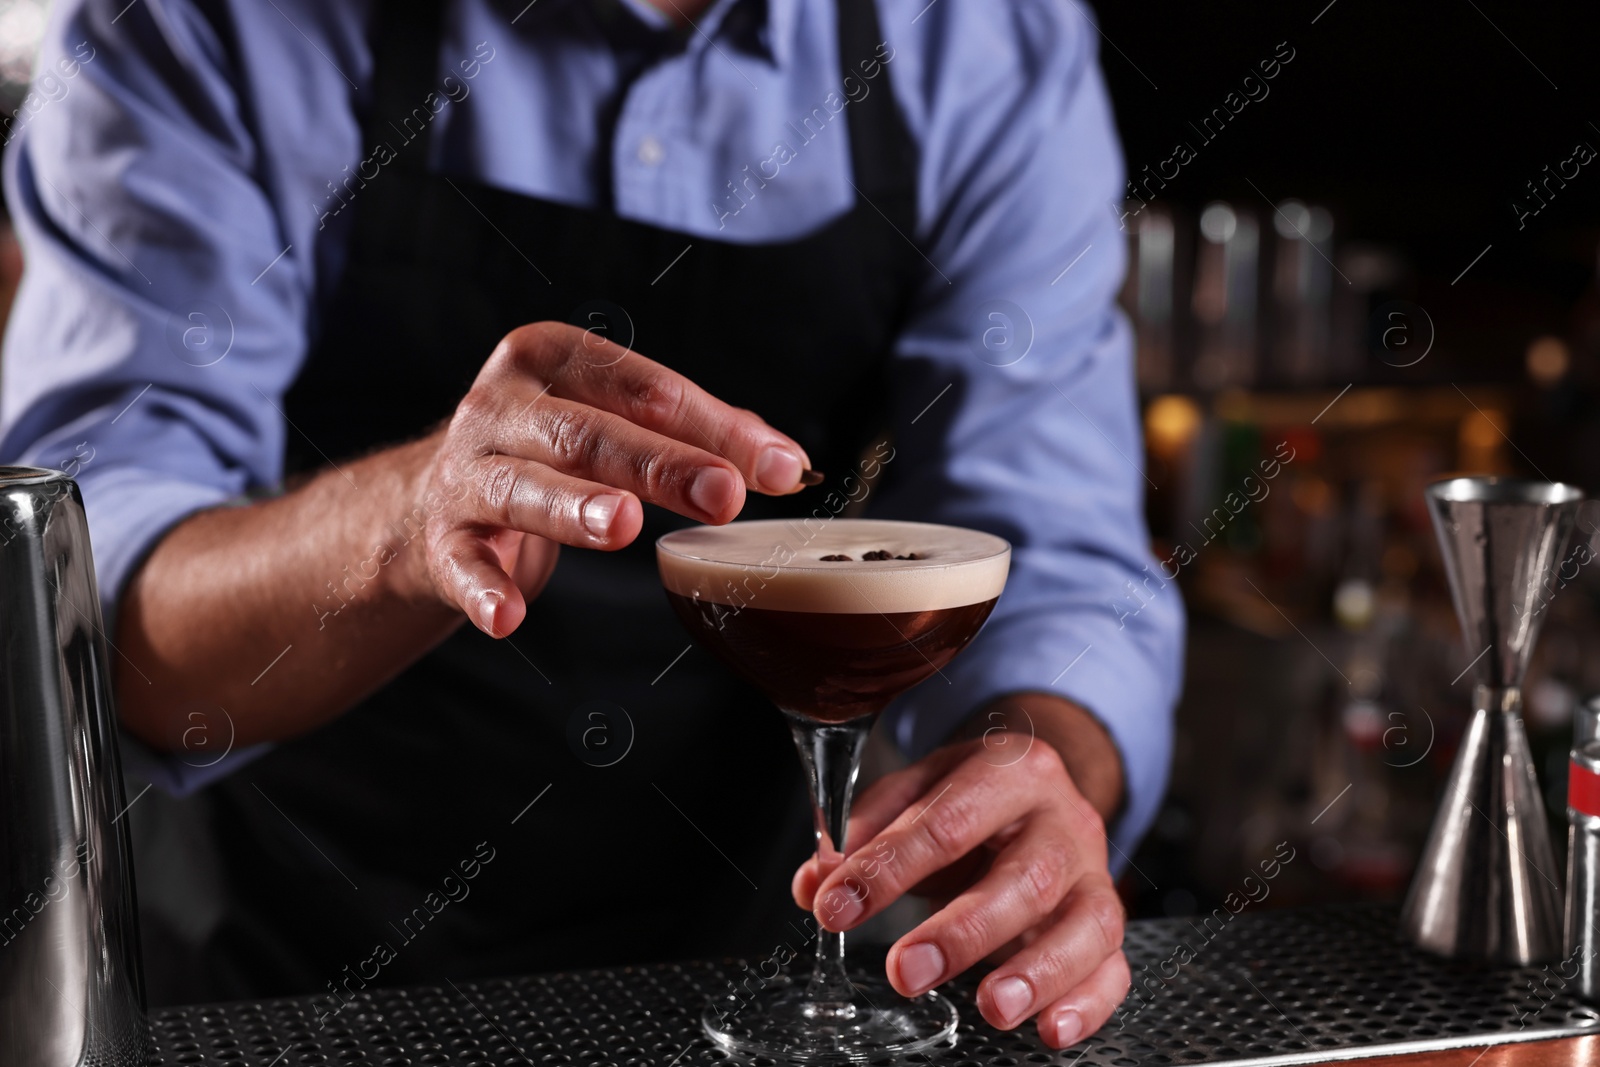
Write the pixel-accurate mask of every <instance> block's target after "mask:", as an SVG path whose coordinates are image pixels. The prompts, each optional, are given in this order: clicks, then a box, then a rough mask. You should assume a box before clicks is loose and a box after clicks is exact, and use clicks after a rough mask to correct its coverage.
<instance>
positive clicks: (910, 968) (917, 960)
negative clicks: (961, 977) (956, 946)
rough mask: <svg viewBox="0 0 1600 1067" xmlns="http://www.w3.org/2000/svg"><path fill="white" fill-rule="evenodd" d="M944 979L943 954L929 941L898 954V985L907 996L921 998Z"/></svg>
mask: <svg viewBox="0 0 1600 1067" xmlns="http://www.w3.org/2000/svg"><path fill="white" fill-rule="evenodd" d="M943 977H944V953H943V952H940V951H939V946H938V945H935V944H934V943H933V942H931V941H924V942H922V943H921V944H918V945H912V946H911V947H910V948H908V949H906V950H905V951H904V952H902V953H900V985H901V986H902V987H904V988H905V989H908V990H910V993H909V994H908V995H909V996H913V997H916V996H921V995H922V994H923V993H926V992H927V991H928V990H930V989H932V988H933V987H934V986H935V985H937V984H938V982H939V979H941V978H943Z"/></svg>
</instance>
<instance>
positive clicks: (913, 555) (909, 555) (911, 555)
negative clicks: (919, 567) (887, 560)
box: [895, 552, 922, 559]
mask: <svg viewBox="0 0 1600 1067" xmlns="http://www.w3.org/2000/svg"><path fill="white" fill-rule="evenodd" d="M921 558H922V557H921V556H919V555H917V554H916V553H915V552H907V553H906V554H905V555H903V556H896V557H895V559H921Z"/></svg>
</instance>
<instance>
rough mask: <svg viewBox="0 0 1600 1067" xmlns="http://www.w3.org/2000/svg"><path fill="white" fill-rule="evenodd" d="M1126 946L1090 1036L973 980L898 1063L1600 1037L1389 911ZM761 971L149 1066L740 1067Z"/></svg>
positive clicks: (437, 1003) (511, 999) (439, 994)
mask: <svg viewBox="0 0 1600 1067" xmlns="http://www.w3.org/2000/svg"><path fill="white" fill-rule="evenodd" d="M1222 914H1224V915H1226V914H1227V913H1226V912H1223V913H1222ZM1126 951H1127V953H1128V957H1129V961H1130V962H1131V964H1132V966H1133V971H1134V983H1135V992H1134V993H1131V994H1130V995H1129V998H1128V1000H1127V1001H1125V1002H1124V1004H1123V1006H1122V1008H1121V1009H1119V1011H1118V1013H1117V1015H1116V1016H1115V1017H1113V1019H1112V1020H1111V1022H1109V1023H1107V1024H1106V1026H1105V1028H1104V1029H1103V1030H1102V1031H1101V1032H1100V1034H1098V1035H1097V1036H1095V1037H1093V1038H1091V1039H1090V1040H1088V1041H1086V1042H1083V1043H1082V1044H1079V1045H1077V1046H1074V1047H1073V1048H1070V1049H1066V1050H1064V1051H1056V1050H1053V1049H1049V1048H1046V1047H1045V1046H1044V1045H1042V1044H1040V1043H1039V1041H1038V1039H1037V1035H1036V1034H1035V1033H1034V1031H1033V1029H1032V1027H1031V1025H1030V1026H1028V1027H1024V1028H1022V1029H1019V1030H1017V1031H1015V1032H1013V1033H1009V1034H1006V1033H1001V1032H999V1031H996V1030H994V1029H992V1028H990V1027H989V1026H988V1025H986V1024H985V1023H984V1022H983V1021H982V1020H981V1019H980V1018H979V1017H978V1012H977V1009H976V1008H975V1007H973V1005H972V999H971V994H972V989H973V986H974V983H972V982H957V983H954V985H953V987H951V988H949V990H948V991H949V992H950V993H952V994H953V995H954V997H955V999H956V1001H957V1003H958V1004H959V1005H960V1008H961V1017H962V1023H961V1030H960V1033H959V1034H958V1037H957V1040H956V1043H955V1044H954V1046H952V1047H950V1048H947V1049H942V1050H939V1051H937V1052H935V1053H933V1054H931V1055H927V1056H917V1057H912V1058H911V1059H910V1060H908V1061H902V1062H912V1063H928V1064H939V1065H948V1067H988V1065H994V1067H1017V1065H1022V1064H1034V1063H1037V1064H1061V1065H1070V1067H1143V1065H1145V1064H1198V1063H1248V1064H1285V1063H1310V1062H1316V1061H1319V1060H1333V1059H1348V1058H1352V1057H1358V1056H1377V1055H1386V1054H1391V1053H1395V1052H1411V1051H1422V1050H1427V1049H1440V1048H1449V1047H1454V1046H1463V1045H1481V1044H1486V1043H1499V1042H1509V1041H1526V1040H1532V1039H1537V1038H1547V1037H1560V1036H1569V1035H1574V1034H1583V1033H1589V1032H1594V1031H1600V1013H1597V1012H1595V1011H1594V1010H1592V1009H1590V1008H1587V1007H1585V1006H1583V1005H1582V1004H1580V1003H1579V1002H1578V1001H1577V1000H1576V999H1575V998H1574V997H1573V996H1572V995H1571V993H1569V992H1568V991H1567V985H1568V983H1565V982H1563V981H1562V980H1561V977H1560V976H1561V974H1563V973H1565V974H1571V973H1573V968H1572V967H1570V966H1566V967H1563V966H1561V965H1560V964H1553V965H1550V966H1549V967H1545V968H1541V967H1530V968H1525V969H1520V970H1519V969H1503V968H1502V969H1492V968H1480V967H1465V966H1462V965H1458V964H1451V963H1447V962H1444V961H1441V960H1437V959H1434V958H1432V957H1429V956H1427V955H1424V954H1423V953H1421V952H1418V951H1417V950H1415V949H1413V948H1411V947H1410V946H1409V945H1407V944H1406V943H1405V942H1404V941H1402V940H1401V938H1400V937H1399V935H1398V934H1397V933H1396V930H1395V915H1394V913H1393V912H1392V911H1390V910H1384V909H1374V908H1340V909H1334V910H1317V911H1284V912H1260V913H1252V912H1249V911H1246V912H1244V913H1242V914H1240V915H1238V916H1237V917H1232V918H1231V919H1230V920H1229V921H1228V922H1226V923H1223V922H1222V921H1221V920H1220V919H1212V920H1211V921H1210V922H1209V923H1204V922H1202V921H1201V920H1200V919H1199V918H1196V919H1194V920H1183V919H1159V920H1146V921H1140V922H1134V923H1130V924H1129V927H1128V934H1127V941H1126ZM863 955H865V954H863ZM877 958H878V959H879V960H881V955H880V956H878V957H877ZM797 966H802V963H801V962H799V961H797V962H796V963H795V964H792V965H791V968H793V967H797ZM748 973H750V972H746V971H744V970H742V968H741V967H740V966H739V965H737V964H711V963H694V964H682V965H676V964H674V965H659V966H649V967H623V968H615V969H609V970H596V971H586V972H579V973H572V974H562V975H542V976H534V977H527V978H509V979H496V980H490V981H479V982H469V981H460V980H456V981H447V982H446V983H445V984H444V985H442V986H428V987H421V988H414V989H397V990H387V989H366V990H362V991H360V992H359V993H357V994H355V995H354V996H353V997H352V998H351V999H350V1000H349V1001H348V1003H346V1004H345V1006H344V1007H343V1008H342V1009H340V1010H339V1011H338V1012H337V1013H336V1014H332V1015H331V1016H330V1017H327V1018H326V1019H324V1020H322V1021H324V1022H325V1025H321V1026H319V1014H318V1012H319V1010H320V1011H322V1012H328V1011H330V1009H332V1007H333V1005H334V1002H333V1001H331V1000H328V999H325V998H324V999H321V1000H317V999H314V998H298V999H286V1000H269V1001H248V1002H242V1003H236V1004H224V1005H214V1006H202V1007H186V1008H170V1009H164V1010H161V1011H158V1012H157V1013H155V1019H154V1036H155V1046H156V1053H155V1055H154V1056H153V1057H152V1059H151V1061H150V1062H151V1064H152V1065H161V1067H170V1065H174V1064H212V1065H219V1067H220V1065H228V1067H301V1065H310V1064H346V1063H359V1064H378V1065H384V1067H406V1065H413V1064H416V1065H421V1064H451V1065H456V1067H491V1065H492V1067H512V1065H532V1067H546V1065H550V1067H555V1065H572V1067H693V1065H696V1064H706V1063H727V1064H734V1063H741V1062H745V1061H740V1060H736V1059H733V1058H731V1057H728V1056H726V1055H725V1054H724V1053H722V1052H721V1051H719V1050H717V1049H716V1048H715V1047H714V1046H713V1045H712V1043H711V1041H710V1040H709V1039H708V1038H706V1037H705V1036H704V1034H703V1033H702V1032H701V1029H700V1012H701V1008H702V1006H703V1005H704V1003H705V1001H706V999H707V997H708V996H709V995H711V994H712V993H720V992H726V991H727V989H728V983H729V980H730V979H731V978H734V977H735V976H739V977H744V976H746V975H748ZM380 980H381V979H380ZM757 1062H759V1061H757ZM885 1062H888V1061H885Z"/></svg>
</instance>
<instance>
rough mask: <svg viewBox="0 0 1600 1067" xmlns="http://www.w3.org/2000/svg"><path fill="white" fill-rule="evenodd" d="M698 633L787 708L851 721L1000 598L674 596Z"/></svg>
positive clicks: (978, 622) (925, 672)
mask: <svg viewBox="0 0 1600 1067" xmlns="http://www.w3.org/2000/svg"><path fill="white" fill-rule="evenodd" d="M667 599H668V600H670V601H671V602H672V608H673V610H674V611H676V612H677V613H678V617H679V618H680V619H682V620H683V624H684V626H686V627H688V629H689V632H690V633H692V634H693V635H694V636H695V638H696V639H697V640H698V641H700V643H701V644H703V645H705V646H706V647H707V648H709V649H710V650H711V652H712V653H713V654H714V655H716V657H717V658H718V659H720V660H722V661H723V662H724V663H726V664H727V665H728V666H729V667H732V668H733V669H734V670H735V671H737V672H738V673H739V674H740V675H741V676H742V677H744V678H745V679H746V680H748V681H750V682H751V683H753V684H754V685H755V686H757V687H758V688H759V689H761V691H762V692H764V693H766V694H767V696H768V697H769V698H770V699H771V700H772V702H773V703H775V704H777V705H778V707H780V708H782V709H783V710H784V711H787V712H791V713H793V714H795V715H803V716H805V717H806V718H809V719H814V720H816V721H818V722H827V723H837V722H847V721H848V720H850V719H857V718H860V717H862V716H864V715H873V714H876V713H877V712H880V711H882V710H883V708H884V705H886V704H888V703H889V701H891V700H893V699H894V698H895V697H897V696H899V695H900V694H901V693H902V692H904V691H905V690H907V689H909V688H911V687H912V686H914V685H916V684H917V683H918V682H920V681H922V680H923V679H925V678H927V677H928V676H929V675H931V674H933V673H934V672H935V671H937V670H940V669H942V668H943V667H944V666H945V664H947V663H949V662H950V661H951V660H952V659H953V658H955V654H956V653H957V652H960V651H961V650H962V649H963V648H965V647H966V645H967V642H969V641H971V640H972V637H973V635H974V634H976V633H977V632H978V628H979V627H980V626H982V625H983V622H984V620H985V619H987V618H988V617H989V612H990V611H992V610H993V609H994V605H995V600H997V599H998V597H996V598H991V599H989V600H985V601H982V602H980V603H976V604H966V605H962V606H960V607H945V608H935V609H933V610H931V611H898V612H888V613H880V612H869V613H862V614H853V613H842V612H829V611H775V610H772V609H770V608H766V609H764V608H756V607H738V606H731V605H728V604H718V603H714V602H712V601H709V600H695V599H693V598H690V597H686V596H680V595H678V594H677V593H672V592H669V593H667Z"/></svg>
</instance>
